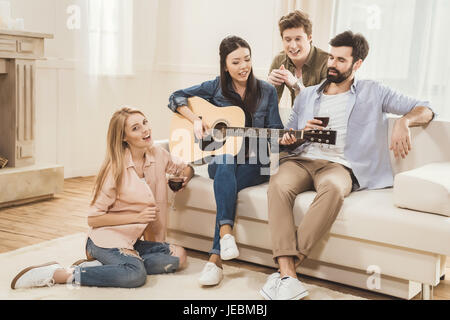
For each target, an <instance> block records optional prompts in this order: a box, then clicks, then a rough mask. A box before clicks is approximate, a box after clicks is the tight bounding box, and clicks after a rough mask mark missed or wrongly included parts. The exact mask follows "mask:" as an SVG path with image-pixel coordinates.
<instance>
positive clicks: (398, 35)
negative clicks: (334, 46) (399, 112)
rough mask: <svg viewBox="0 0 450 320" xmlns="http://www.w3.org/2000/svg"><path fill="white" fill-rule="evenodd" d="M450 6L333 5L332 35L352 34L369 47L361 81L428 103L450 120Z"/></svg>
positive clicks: (369, 1)
mask: <svg viewBox="0 0 450 320" xmlns="http://www.w3.org/2000/svg"><path fill="white" fill-rule="evenodd" d="M449 15H450V1H448V0H396V1H391V0H337V6H336V12H335V22H336V23H335V31H334V34H337V33H340V32H342V31H344V30H347V29H351V30H352V31H354V32H361V33H362V34H363V35H364V36H365V37H366V38H367V40H368V41H369V46H370V51H369V56H368V58H367V59H366V61H365V62H364V64H363V67H362V68H361V70H360V71H359V75H360V77H364V78H370V79H374V80H379V81H381V82H383V83H385V84H386V85H389V86H392V87H394V88H395V89H397V90H399V91H401V92H403V93H405V94H407V95H410V96H413V97H417V98H420V99H427V100H430V101H431V103H432V106H433V108H434V109H435V110H436V111H437V112H438V114H439V116H440V117H442V118H447V119H448V118H450V109H449V107H448V106H447V104H448V102H449V99H450V81H449V76H448V75H449V72H450V60H449V59H448V56H449V54H450V42H449V41H448V31H449V30H450V19H448V16H449Z"/></svg>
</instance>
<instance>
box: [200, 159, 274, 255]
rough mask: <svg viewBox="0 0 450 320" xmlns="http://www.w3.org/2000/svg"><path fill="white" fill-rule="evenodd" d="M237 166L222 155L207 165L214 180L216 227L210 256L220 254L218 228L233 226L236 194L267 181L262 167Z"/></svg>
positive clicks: (233, 161)
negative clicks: (225, 225) (226, 225)
mask: <svg viewBox="0 0 450 320" xmlns="http://www.w3.org/2000/svg"><path fill="white" fill-rule="evenodd" d="M248 162H250V161H246V163H244V164H237V163H236V157H233V156H231V155H224V156H219V157H216V158H214V160H213V161H212V162H211V163H210V164H209V165H208V174H209V177H210V178H211V179H214V197H215V199H216V225H215V231H214V242H213V247H212V249H211V250H210V251H209V253H210V254H220V227H221V226H222V225H224V224H228V225H230V226H231V227H233V226H234V219H235V216H236V201H237V194H238V192H239V191H241V190H242V189H245V188H247V187H251V186H256V185H258V184H261V183H264V182H267V181H269V178H270V176H269V175H262V174H261V168H262V167H263V165H261V164H259V163H256V164H249V163H248Z"/></svg>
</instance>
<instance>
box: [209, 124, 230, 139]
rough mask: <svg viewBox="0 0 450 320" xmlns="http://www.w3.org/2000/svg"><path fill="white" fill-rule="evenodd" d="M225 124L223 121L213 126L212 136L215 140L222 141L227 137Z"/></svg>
mask: <svg viewBox="0 0 450 320" xmlns="http://www.w3.org/2000/svg"><path fill="white" fill-rule="evenodd" d="M227 127H228V126H227V124H226V123H225V122H219V123H217V124H216V125H215V126H214V128H213V133H212V135H213V137H214V140H216V141H224V140H225V139H226V138H227Z"/></svg>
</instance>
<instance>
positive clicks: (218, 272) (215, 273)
mask: <svg viewBox="0 0 450 320" xmlns="http://www.w3.org/2000/svg"><path fill="white" fill-rule="evenodd" d="M222 279H223V270H222V268H219V267H218V266H216V264H215V263H213V262H207V263H206V265H205V266H204V267H203V270H202V273H201V274H200V277H199V278H198V283H199V284H201V285H203V286H214V285H216V284H219V283H220V281H222Z"/></svg>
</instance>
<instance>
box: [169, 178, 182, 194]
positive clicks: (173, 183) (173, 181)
mask: <svg viewBox="0 0 450 320" xmlns="http://www.w3.org/2000/svg"><path fill="white" fill-rule="evenodd" d="M182 187H183V178H170V179H169V188H170V189H171V190H172V191H173V192H177V191H178V190H180V189H181V188H182Z"/></svg>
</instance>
